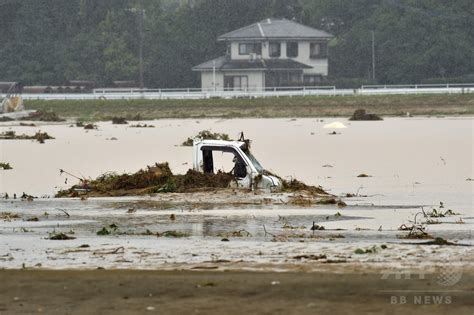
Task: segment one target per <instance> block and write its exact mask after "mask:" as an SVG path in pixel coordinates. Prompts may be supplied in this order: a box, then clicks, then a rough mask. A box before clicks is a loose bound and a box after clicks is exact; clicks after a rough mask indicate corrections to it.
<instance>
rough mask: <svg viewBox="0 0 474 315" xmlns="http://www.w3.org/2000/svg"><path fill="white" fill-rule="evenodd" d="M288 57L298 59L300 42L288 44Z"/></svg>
mask: <svg viewBox="0 0 474 315" xmlns="http://www.w3.org/2000/svg"><path fill="white" fill-rule="evenodd" d="M286 55H287V56H288V57H289V58H295V57H298V42H288V43H286Z"/></svg>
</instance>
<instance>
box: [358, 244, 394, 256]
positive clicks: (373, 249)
mask: <svg viewBox="0 0 474 315" xmlns="http://www.w3.org/2000/svg"><path fill="white" fill-rule="evenodd" d="M381 249H387V245H381V246H380V247H378V246H377V245H374V246H372V247H369V248H366V249H362V248H357V249H356V250H355V251H354V253H355V254H358V255H363V254H376V253H377V252H379V251H380V250H381Z"/></svg>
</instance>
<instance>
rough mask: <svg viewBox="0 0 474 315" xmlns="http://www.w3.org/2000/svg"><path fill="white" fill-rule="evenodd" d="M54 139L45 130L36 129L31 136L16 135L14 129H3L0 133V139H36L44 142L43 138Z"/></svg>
mask: <svg viewBox="0 0 474 315" xmlns="http://www.w3.org/2000/svg"><path fill="white" fill-rule="evenodd" d="M50 139H54V138H53V137H51V136H50V135H49V134H48V133H46V132H41V131H38V132H36V133H35V134H34V135H33V136H29V135H25V134H21V135H17V134H16V133H15V131H12V130H10V131H5V132H2V133H0V140H36V141H38V142H39V143H44V141H45V140H50Z"/></svg>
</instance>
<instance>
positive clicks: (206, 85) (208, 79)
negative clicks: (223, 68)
mask: <svg viewBox="0 0 474 315" xmlns="http://www.w3.org/2000/svg"><path fill="white" fill-rule="evenodd" d="M201 87H202V89H203V90H213V89H214V85H213V74H212V71H209V72H201ZM223 87H224V75H223V74H222V72H218V71H216V90H221V89H222V88H223Z"/></svg>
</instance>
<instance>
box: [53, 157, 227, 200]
mask: <svg viewBox="0 0 474 315" xmlns="http://www.w3.org/2000/svg"><path fill="white" fill-rule="evenodd" d="M232 180H234V176H233V175H231V174H227V173H217V174H204V173H200V172H197V171H194V170H188V172H187V173H186V174H184V175H174V174H173V173H172V172H171V169H170V167H169V165H168V163H161V164H158V163H155V165H153V166H147V168H146V169H141V170H139V171H138V172H136V173H133V174H121V175H119V174H116V173H105V174H103V175H100V176H99V177H97V178H96V179H94V180H86V179H82V180H81V184H79V185H75V186H73V187H71V188H70V189H67V190H62V191H59V192H58V193H57V194H56V197H77V196H79V192H84V193H85V194H87V195H88V196H128V195H144V194H153V193H166V192H177V193H184V192H196V191H208V190H215V189H222V188H228V187H229V184H230V182H231V181H232Z"/></svg>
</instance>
